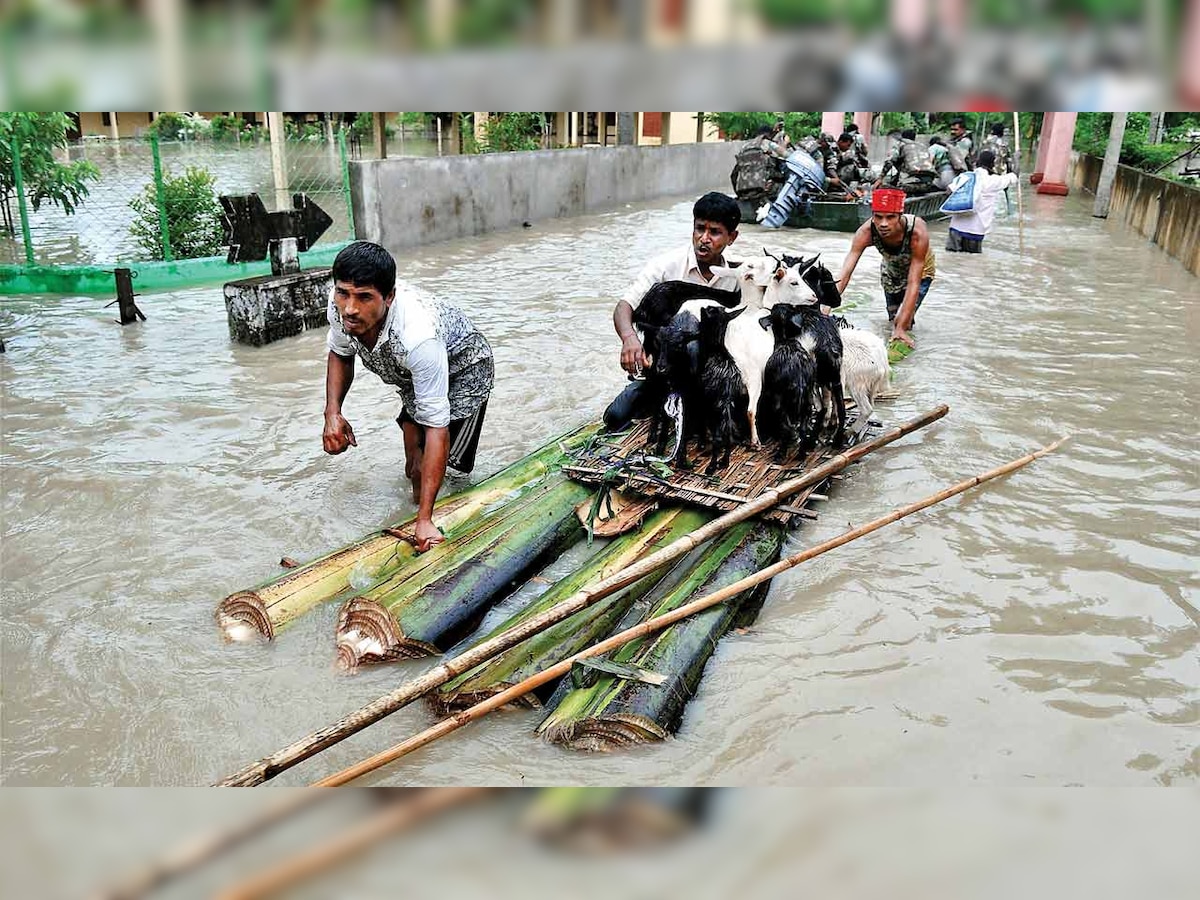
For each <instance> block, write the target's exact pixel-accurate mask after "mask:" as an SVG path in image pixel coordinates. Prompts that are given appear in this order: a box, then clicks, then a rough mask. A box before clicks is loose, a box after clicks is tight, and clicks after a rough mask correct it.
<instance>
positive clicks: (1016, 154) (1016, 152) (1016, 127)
mask: <svg viewBox="0 0 1200 900" xmlns="http://www.w3.org/2000/svg"><path fill="white" fill-rule="evenodd" d="M1013 162H1014V164H1015V165H1016V168H1017V171H1018V174H1017V249H1018V251H1019V252H1020V253H1022V254H1024V253H1025V201H1023V200H1022V199H1021V176H1020V169H1021V116H1020V114H1019V113H1018V112H1017V111H1016V110H1013Z"/></svg>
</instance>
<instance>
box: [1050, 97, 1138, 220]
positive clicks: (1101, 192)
mask: <svg viewBox="0 0 1200 900" xmlns="http://www.w3.org/2000/svg"><path fill="white" fill-rule="evenodd" d="M1128 119H1129V113H1123V112H1118V113H1113V119H1112V128H1110V129H1109V132H1108V147H1107V148H1106V149H1105V151H1104V165H1103V166H1102V167H1101V168H1100V183H1099V184H1097V185H1096V205H1095V207H1094V208H1093V210H1092V215H1093V216H1095V217H1096V218H1097V219H1107V218H1108V208H1109V206H1110V205H1111V204H1112V188H1113V181H1114V180H1115V179H1116V177H1117V163H1119V162H1120V161H1121V143H1122V142H1123V141H1124V140H1125V123H1126V121H1127V120H1128ZM1045 183H1046V182H1044V181H1043V182H1042V184H1045ZM1039 190H1040V188H1039Z"/></svg>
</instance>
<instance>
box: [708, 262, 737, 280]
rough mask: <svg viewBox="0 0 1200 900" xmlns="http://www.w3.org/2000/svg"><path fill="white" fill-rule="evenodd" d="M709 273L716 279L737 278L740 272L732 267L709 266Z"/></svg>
mask: <svg viewBox="0 0 1200 900" xmlns="http://www.w3.org/2000/svg"><path fill="white" fill-rule="evenodd" d="M739 265H740V263H739ZM709 271H710V272H712V273H713V274H714V275H716V276H717V277H718V278H737V277H738V276H739V275H740V274H741V272H739V271H738V270H737V269H735V268H733V267H732V266H711V267H709Z"/></svg>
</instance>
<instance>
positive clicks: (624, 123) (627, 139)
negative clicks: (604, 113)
mask: <svg viewBox="0 0 1200 900" xmlns="http://www.w3.org/2000/svg"><path fill="white" fill-rule="evenodd" d="M637 125H638V121H637V113H635V112H619V113H617V146H618V147H632V146H633V145H634V144H636V143H637Z"/></svg>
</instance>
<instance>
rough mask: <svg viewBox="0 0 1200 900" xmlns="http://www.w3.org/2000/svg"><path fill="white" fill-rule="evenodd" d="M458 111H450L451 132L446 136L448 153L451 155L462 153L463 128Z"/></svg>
mask: <svg viewBox="0 0 1200 900" xmlns="http://www.w3.org/2000/svg"><path fill="white" fill-rule="evenodd" d="M459 121H460V120H459V118H458V113H456V112H452V113H450V126H449V128H448V130H449V132H450V133H449V134H448V135H447V136H446V140H447V142H448V144H447V147H446V153H447V155H449V156H458V155H459V154H460V153H462V128H461V127H460V125H459Z"/></svg>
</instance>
